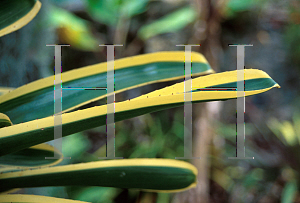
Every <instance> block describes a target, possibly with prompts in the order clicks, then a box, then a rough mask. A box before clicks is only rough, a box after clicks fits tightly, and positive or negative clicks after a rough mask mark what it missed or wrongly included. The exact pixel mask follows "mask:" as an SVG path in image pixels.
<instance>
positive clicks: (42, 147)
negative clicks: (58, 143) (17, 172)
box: [0, 143, 63, 172]
mask: <svg viewBox="0 0 300 203" xmlns="http://www.w3.org/2000/svg"><path fill="white" fill-rule="evenodd" d="M30 149H36V150H44V151H50V152H55V153H56V154H58V155H59V157H61V158H60V159H57V160H56V161H54V162H52V163H50V164H46V165H38V166H18V165H5V164H0V167H1V168H0V172H4V171H10V170H14V169H28V168H45V167H48V166H54V165H57V164H59V163H60V162H62V161H63V154H62V152H61V151H59V150H58V149H56V148H55V147H53V146H51V145H48V144H46V143H42V144H38V145H35V146H32V147H30ZM2 167H3V168H2Z"/></svg>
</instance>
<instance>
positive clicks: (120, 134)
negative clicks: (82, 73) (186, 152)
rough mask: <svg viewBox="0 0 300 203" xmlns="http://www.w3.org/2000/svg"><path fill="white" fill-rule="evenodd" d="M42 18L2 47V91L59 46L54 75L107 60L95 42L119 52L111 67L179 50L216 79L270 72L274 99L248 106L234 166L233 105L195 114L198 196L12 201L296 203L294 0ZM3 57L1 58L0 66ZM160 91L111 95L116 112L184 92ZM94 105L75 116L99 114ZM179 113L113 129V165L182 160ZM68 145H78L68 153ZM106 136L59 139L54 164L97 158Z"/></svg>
mask: <svg viewBox="0 0 300 203" xmlns="http://www.w3.org/2000/svg"><path fill="white" fill-rule="evenodd" d="M40 1H41V3H42V8H41V11H40V12H39V13H38V15H37V16H36V17H35V18H34V20H33V21H31V22H30V23H29V24H28V25H26V26H25V27H24V28H22V29H20V30H18V31H16V32H13V33H11V34H9V35H6V36H4V37H1V38H0V67H1V69H0V86H7V87H19V86H21V85H24V84H26V83H28V82H32V81H34V80H37V79H39V78H43V77H48V76H50V75H53V74H54V72H53V69H54V59H53V56H54V49H53V47H46V44H70V45H71V47H63V48H62V68H63V72H64V71H68V70H71V69H76V68H80V67H84V66H87V65H91V64H96V63H100V62H104V61H106V48H104V47H99V46H98V45H99V44H123V47H116V48H115V59H119V58H123V57H127V56H134V55H138V54H144V53H151V52H158V51H174V50H182V51H183V50H184V47H178V46H176V45H178V44H201V47H193V49H192V50H193V51H197V52H200V53H202V54H203V55H204V56H205V57H206V58H207V60H208V61H209V63H210V65H211V67H212V68H213V69H214V70H215V71H216V72H223V71H230V70H234V69H236V48H235V47H229V46H228V44H253V47H246V48H245V68H255V69H261V70H263V71H265V72H267V73H268V74H269V75H270V76H271V77H272V78H273V79H274V80H275V81H276V82H277V83H278V84H279V85H280V86H281V89H272V90H270V91H268V92H265V93H263V94H259V95H255V96H250V97H247V98H246V104H245V105H246V113H245V129H246V130H245V134H246V140H245V148H246V157H254V160H230V159H228V157H233V156H236V154H235V153H236V100H229V101H223V102H209V103H202V104H194V105H193V144H194V146H193V151H194V156H195V157H199V156H201V160H186V161H190V162H191V163H193V164H194V165H195V166H196V167H197V168H198V170H199V177H198V185H197V187H196V188H194V189H191V190H189V191H186V192H181V193H177V194H168V193H150V192H141V191H137V190H127V189H116V188H103V187H56V188H54V187H47V188H29V189H22V190H20V191H19V192H18V193H27V194H37V195H46V196H53V197H63V198H72V199H77V200H83V201H91V202H95V203H97V202H105V203H110V202H111V203H185V202H187V203H194V202H195V203H197V202H201V203H206V202H216V203H220V202H221V203H222V202H243V203H248V202H249V203H250V202H264V203H268V202H270V203H271V202H285V203H287V202H300V193H299V191H300V188H299V186H300V185H299V183H300V178H299V171H300V154H299V152H300V149H299V146H300V112H299V109H298V106H299V101H300V97H299V90H300V82H299V74H300V58H299V55H300V26H299V24H300V1H299V0H286V1H280V0H243V1H242V0H218V1H215V0H48V1H46V0H40ZM4 59H5V60H4ZM182 81H183V79H182V80H177V81H173V82H164V83H159V84H152V85H148V86H145V87H140V88H136V89H133V90H130V91H126V92H124V93H120V94H117V95H116V102H118V101H122V100H126V99H131V98H134V97H137V96H139V95H142V94H145V93H148V92H150V91H153V90H155V89H160V88H163V87H165V86H169V85H172V84H175V83H176V82H182ZM105 103H106V100H105V99H103V100H100V101H97V102H94V103H92V104H89V105H86V106H84V107H82V108H88V107H91V106H95V105H101V104H105ZM183 119H184V116H183V107H179V108H174V109H170V110H165V111H161V112H156V113H151V114H147V115H144V116H139V117H136V118H133V119H128V120H124V121H120V122H117V123H116V124H115V129H116V157H124V158H155V157H156V158H170V159H174V158H175V157H181V156H183V134H184V129H183V128H184V124H183ZM74 146H76V147H74ZM105 153H106V127H105V126H102V127H99V128H95V129H91V130H88V131H85V132H82V133H78V134H74V135H71V136H68V137H65V138H64V139H63V154H64V156H66V157H72V159H71V160H64V161H63V162H62V163H61V164H70V163H79V162H89V161H97V160H98V158H97V157H105Z"/></svg>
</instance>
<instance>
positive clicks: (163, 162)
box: [0, 159, 198, 180]
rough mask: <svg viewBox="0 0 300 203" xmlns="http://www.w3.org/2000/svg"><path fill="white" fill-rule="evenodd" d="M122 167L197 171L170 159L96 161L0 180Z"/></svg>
mask: <svg viewBox="0 0 300 203" xmlns="http://www.w3.org/2000/svg"><path fill="white" fill-rule="evenodd" d="M123 166H161V167H176V168H183V169H189V170H191V171H192V172H193V173H194V174H195V175H196V176H197V174H198V171H197V169H196V167H195V166H193V165H192V164H190V163H187V162H184V161H178V160H172V159H121V160H108V161H96V162H89V163H80V164H70V165H66V166H56V167H49V168H42V169H36V170H26V171H20V172H12V173H4V174H1V175H0V180H1V179H5V178H13V177H20V176H22V177H24V176H32V175H41V174H51V173H60V172H66V171H68V172H71V171H78V170H86V169H95V168H106V167H123Z"/></svg>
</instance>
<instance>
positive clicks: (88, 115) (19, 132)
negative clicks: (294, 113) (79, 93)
mask: <svg viewBox="0 0 300 203" xmlns="http://www.w3.org/2000/svg"><path fill="white" fill-rule="evenodd" d="M244 74H245V91H244V95H245V96H250V95H254V94H259V93H262V92H265V91H268V90H270V89H271V88H273V87H279V85H278V84H277V83H276V82H274V81H273V80H272V78H270V76H269V75H268V74H266V73H265V72H263V71H260V70H255V69H246V70H245V72H244ZM236 81H237V71H229V72H223V73H217V74H212V75H207V76H203V77H199V78H195V79H193V80H192V85H193V88H192V92H191V94H192V102H193V103H197V102H207V101H216V100H227V99H235V98H237V91H236V83H237V82H236ZM212 87H214V88H218V89H212ZM222 87H226V88H222ZM184 93H185V91H184V82H181V83H177V84H175V85H172V86H169V87H166V88H163V89H160V90H157V91H154V92H151V93H149V94H146V95H142V96H140V97H137V98H135V99H132V100H127V101H123V102H118V103H115V122H117V121H121V120H124V119H128V118H133V117H136V116H140V115H143V114H146V113H151V112H155V111H160V110H164V109H169V108H173V107H177V106H182V105H183V104H184V102H185V99H184V97H185V94H184ZM75 99H77V98H74V100H75ZM106 116H107V105H103V106H96V107H92V108H88V109H84V110H79V111H75V112H71V113H65V114H63V115H62V129H63V131H62V135H63V136H67V135H70V134H73V133H76V132H80V131H83V130H87V129H90V128H94V127H97V126H101V125H105V124H106ZM53 138H54V118H53V116H51V117H46V118H43V119H39V120H34V121H30V122H26V123H21V124H17V125H14V126H9V127H6V128H2V129H0V155H5V154H10V153H13V152H16V151H19V150H21V149H25V148H28V147H30V146H34V145H37V144H39V143H44V142H47V141H49V140H52V139H53Z"/></svg>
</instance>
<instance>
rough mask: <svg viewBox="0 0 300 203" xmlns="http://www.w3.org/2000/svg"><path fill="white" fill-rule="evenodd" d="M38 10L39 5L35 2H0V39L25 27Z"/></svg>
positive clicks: (35, 0) (34, 0)
mask: <svg viewBox="0 0 300 203" xmlns="http://www.w3.org/2000/svg"><path fill="white" fill-rule="evenodd" d="M40 8H41V3H40V2H39V1H37V0H22V1H19V0H1V2H0V37H1V36H3V35H6V34H9V33H11V32H14V31H16V30H18V29H20V28H22V27H23V26H25V25H27V24H28V23H29V22H30V21H31V20H32V19H33V18H34V17H35V16H36V14H37V13H38V12H39V10H40Z"/></svg>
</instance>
